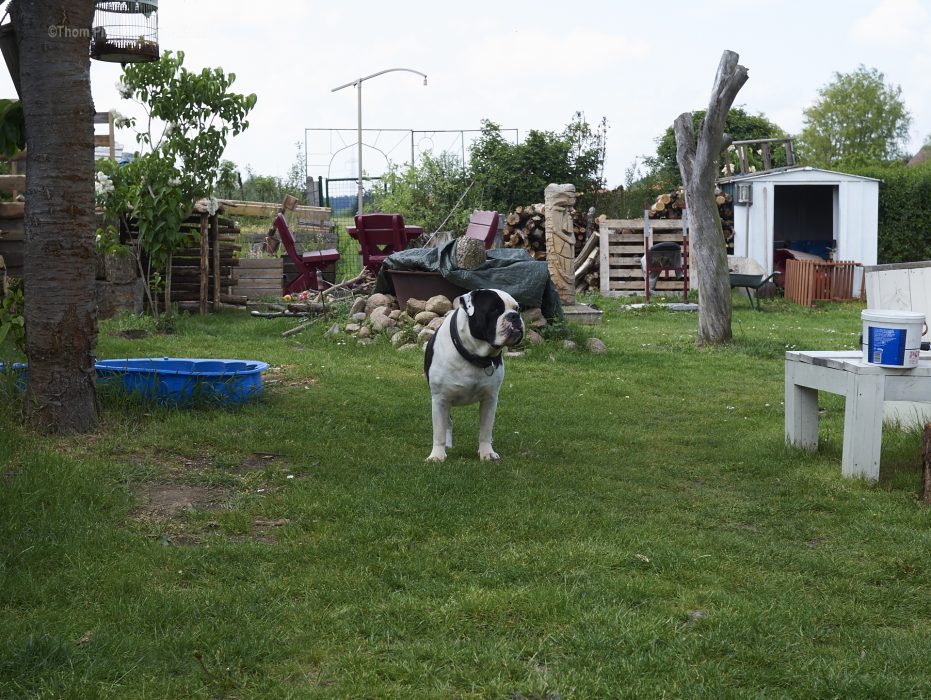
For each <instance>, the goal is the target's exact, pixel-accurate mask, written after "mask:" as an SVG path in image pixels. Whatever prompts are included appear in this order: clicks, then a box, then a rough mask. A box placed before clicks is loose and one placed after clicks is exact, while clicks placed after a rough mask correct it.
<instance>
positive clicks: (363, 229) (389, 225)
mask: <svg viewBox="0 0 931 700" xmlns="http://www.w3.org/2000/svg"><path fill="white" fill-rule="evenodd" d="M348 231H349V234H350V235H351V236H352V237H353V238H355V239H356V240H357V241H359V247H360V248H361V250H362V265H363V266H364V267H366V268H368V270H369V271H370V272H371V273H372V274H373V275H377V274H378V270H379V268H380V267H381V264H382V263H383V262H384V261H385V258H387V257H388V256H389V255H391V254H392V253H397V252H399V251H402V250H404V249H405V248H406V247H407V244H408V242H409V241H410V240H411V239H412V238H415V237H416V236H419V235H420V234H421V233H423V229H422V228H420V227H419V226H405V225H404V217H403V216H401V215H400V214H356V225H355V228H352V227H350V228H349V229H348Z"/></svg>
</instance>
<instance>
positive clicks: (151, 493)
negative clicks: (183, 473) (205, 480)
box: [133, 484, 225, 520]
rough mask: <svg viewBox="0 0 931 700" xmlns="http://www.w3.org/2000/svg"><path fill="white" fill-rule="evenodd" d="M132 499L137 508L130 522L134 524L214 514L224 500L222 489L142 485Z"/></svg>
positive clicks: (179, 485) (178, 485) (183, 485)
mask: <svg viewBox="0 0 931 700" xmlns="http://www.w3.org/2000/svg"><path fill="white" fill-rule="evenodd" d="M136 495H137V496H139V500H140V504H139V505H138V506H137V507H136V508H135V510H134V511H133V518H135V519H137V520H159V519H169V520H170V519H173V518H175V517H177V516H178V515H180V514H181V513H183V512H184V511H186V510H216V509H217V508H219V507H220V503H221V502H222V500H223V498H224V496H225V494H224V492H223V490H222V489H217V488H208V487H206V486H188V485H187V484H143V485H141V486H140V487H139V488H138V489H136Z"/></svg>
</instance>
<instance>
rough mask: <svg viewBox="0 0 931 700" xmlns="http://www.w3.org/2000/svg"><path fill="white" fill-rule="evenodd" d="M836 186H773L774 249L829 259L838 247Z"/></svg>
mask: <svg viewBox="0 0 931 700" xmlns="http://www.w3.org/2000/svg"><path fill="white" fill-rule="evenodd" d="M837 196H838V190H837V186H836V185H776V186H775V187H774V188H773V248H774V249H776V250H778V249H779V248H790V249H792V250H798V251H801V252H803V253H811V254H813V255H817V256H818V257H821V258H824V259H827V258H828V256H829V253H830V251H832V250H834V249H836V248H837V241H836V237H837V234H836V231H837V222H836V221H835V212H836V206H835V202H836V201H837Z"/></svg>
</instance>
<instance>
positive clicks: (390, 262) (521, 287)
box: [375, 241, 563, 321]
mask: <svg viewBox="0 0 931 700" xmlns="http://www.w3.org/2000/svg"><path fill="white" fill-rule="evenodd" d="M386 269H388V270H414V271H419V272H438V273H439V274H440V275H442V276H443V277H444V278H445V279H446V280H448V281H449V282H452V283H453V284H456V285H459V286H460V287H464V288H465V289H483V288H484V289H488V288H491V289H501V290H503V291H505V292H507V293H508V294H510V295H511V296H512V297H514V299H516V300H517V303H518V304H520V305H521V308H523V309H533V308H537V307H539V308H540V310H541V311H542V312H543V315H544V317H546V318H547V319H549V320H558V321H561V320H563V311H562V305H561V304H560V302H559V293H558V292H557V291H556V286H555V285H554V284H553V281H552V280H551V279H550V273H549V269H548V268H547V265H546V263H545V262H541V261H539V260H534V259H533V258H531V257H530V255H529V254H528V253H527V251H526V250H524V249H523V248H499V249H494V250H489V251H487V260H485V262H484V263H482V264H481V265H479V266H478V267H477V268H475V269H474V270H464V269H461V268H459V267H457V266H456V241H449V242H448V243H445V244H443V245H441V246H440V247H439V248H411V249H409V250H402V251H401V252H399V253H393V254H392V255H389V256H388V257H387V258H386V259H385V262H384V263H383V264H382V268H381V270H380V271H379V273H378V278H377V279H376V281H375V291H376V292H381V293H383V294H394V284H392V282H391V276H390V275H388V274H387V273H386V272H385V270H386Z"/></svg>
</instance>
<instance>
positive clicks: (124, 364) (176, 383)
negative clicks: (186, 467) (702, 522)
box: [96, 357, 268, 406]
mask: <svg viewBox="0 0 931 700" xmlns="http://www.w3.org/2000/svg"><path fill="white" fill-rule="evenodd" d="M96 367H97V383H98V385H100V386H106V385H108V384H113V383H118V384H117V385H118V386H122V388H123V390H125V391H126V393H128V394H132V395H134V396H138V397H140V398H142V399H145V400H150V401H155V402H156V403H160V404H164V405H172V406H184V405H189V404H192V403H198V402H201V401H203V402H204V403H220V404H224V405H230V404H240V403H244V402H246V401H249V400H250V399H253V398H256V397H257V396H259V395H260V394H261V393H262V372H264V371H265V370H267V369H268V363H266V362H258V361H255V360H211V359H197V358H183V357H161V358H156V357H142V358H126V359H120V360H99V361H98V362H97V365H96Z"/></svg>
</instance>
